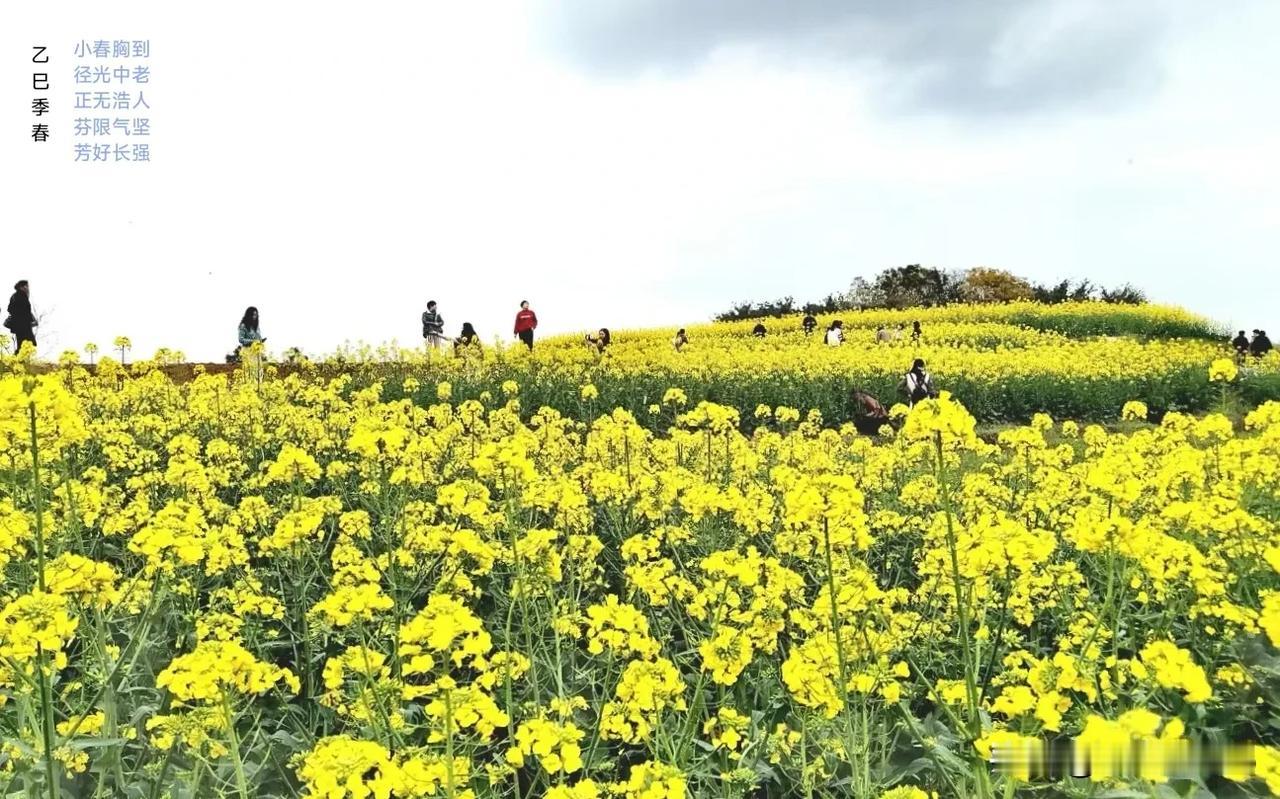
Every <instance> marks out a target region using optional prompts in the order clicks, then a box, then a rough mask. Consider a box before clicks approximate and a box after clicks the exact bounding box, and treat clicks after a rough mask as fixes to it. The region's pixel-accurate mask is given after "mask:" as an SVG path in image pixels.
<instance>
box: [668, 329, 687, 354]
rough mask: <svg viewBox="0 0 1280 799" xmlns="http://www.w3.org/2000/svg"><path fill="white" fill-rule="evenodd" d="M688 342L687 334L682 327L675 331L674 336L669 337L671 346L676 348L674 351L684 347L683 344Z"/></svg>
mask: <svg viewBox="0 0 1280 799" xmlns="http://www.w3.org/2000/svg"><path fill="white" fill-rule="evenodd" d="M688 343H689V336H688V335H686V334H685V332H684V328H683V327H682V328H680V329H679V330H677V331H676V336H675V338H673V339H671V346H673V347H675V348H676V352H679V351H680V350H682V349H684V345H686V344H688Z"/></svg>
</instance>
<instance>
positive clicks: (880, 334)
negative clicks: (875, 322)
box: [876, 325, 893, 344]
mask: <svg viewBox="0 0 1280 799" xmlns="http://www.w3.org/2000/svg"><path fill="white" fill-rule="evenodd" d="M890 341H893V333H890V332H889V328H887V327H885V326H884V325H880V326H879V327H877V328H876V343H877V344H888V343H889V342H890Z"/></svg>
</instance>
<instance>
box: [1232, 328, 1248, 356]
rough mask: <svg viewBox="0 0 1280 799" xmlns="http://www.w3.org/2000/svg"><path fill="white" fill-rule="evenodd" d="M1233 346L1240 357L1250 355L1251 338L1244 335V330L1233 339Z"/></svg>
mask: <svg viewBox="0 0 1280 799" xmlns="http://www.w3.org/2000/svg"><path fill="white" fill-rule="evenodd" d="M1231 346H1232V347H1235V349H1236V355H1238V356H1240V357H1244V356H1245V355H1248V354H1249V338H1248V336H1246V335H1245V334H1244V331H1243V330H1241V331H1240V332H1239V333H1236V337H1235V338H1233V339H1231Z"/></svg>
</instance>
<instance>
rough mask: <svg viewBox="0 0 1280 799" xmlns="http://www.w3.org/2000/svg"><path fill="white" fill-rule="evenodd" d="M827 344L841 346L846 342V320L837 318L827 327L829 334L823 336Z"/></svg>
mask: <svg viewBox="0 0 1280 799" xmlns="http://www.w3.org/2000/svg"><path fill="white" fill-rule="evenodd" d="M823 341H825V342H826V344H827V346H830V347H839V346H840V345H841V344H843V343H844V322H842V321H841V320H839V319H837V320H835V321H834V322H832V323H831V326H830V327H828V328H827V335H826V336H825V337H824V338H823Z"/></svg>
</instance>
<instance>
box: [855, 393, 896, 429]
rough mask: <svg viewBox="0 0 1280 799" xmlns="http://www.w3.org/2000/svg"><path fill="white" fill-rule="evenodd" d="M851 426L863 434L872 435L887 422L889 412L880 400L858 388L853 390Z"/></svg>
mask: <svg viewBox="0 0 1280 799" xmlns="http://www.w3.org/2000/svg"><path fill="white" fill-rule="evenodd" d="M852 398H853V426H854V428H855V429H857V431H858V432H859V433H862V434H863V435H864V436H873V435H876V434H877V433H879V432H880V428H881V427H883V426H885V425H887V424H889V412H888V411H886V410H885V409H884V406H883V405H881V404H880V401H879V400H877V399H876V398H875V397H873V396H871V395H870V394H868V393H867V392H865V391H863V390H862V389H860V388H855V389H854V390H853V395H852Z"/></svg>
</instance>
